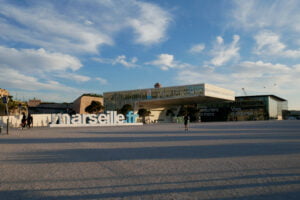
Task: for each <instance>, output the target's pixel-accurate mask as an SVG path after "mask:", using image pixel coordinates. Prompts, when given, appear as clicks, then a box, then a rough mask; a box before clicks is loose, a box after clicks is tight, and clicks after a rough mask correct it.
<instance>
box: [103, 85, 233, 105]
mask: <svg viewBox="0 0 300 200" xmlns="http://www.w3.org/2000/svg"><path fill="white" fill-rule="evenodd" d="M156 86H157V84H156ZM234 99H235V95H234V92H233V91H231V90H228V89H224V88H220V87H217V86H214V85H210V84H206V83H202V84H194V85H182V86H172V87H156V88H147V89H137V90H127V91H116V92H106V93H104V104H105V108H106V110H115V109H120V108H122V106H123V105H125V104H130V105H132V106H133V107H134V109H135V110H137V109H138V108H155V107H162V106H172V105H186V104H198V103H201V102H207V101H209V102H211V101H234Z"/></svg>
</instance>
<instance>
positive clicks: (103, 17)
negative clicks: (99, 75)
mask: <svg viewBox="0 0 300 200" xmlns="http://www.w3.org/2000/svg"><path fill="white" fill-rule="evenodd" d="M83 7H84V8H86V9H82V8H83ZM79 13H80V15H78V14H79ZM170 21H171V16H170V14H169V13H168V12H167V11H165V10H163V9H162V8H160V7H159V6H157V5H155V4H152V3H146V2H140V1H136V0H119V1H76V2H72V4H68V5H65V4H64V2H63V1H57V2H55V4H54V2H52V1H47V2H45V1H30V2H27V6H24V5H16V4H12V3H11V2H10V1H2V2H1V7H0V27H1V29H0V37H1V38H2V39H3V40H6V41H15V42H22V43H25V44H30V45H35V46H38V47H42V48H45V49H50V50H52V51H60V52H67V53H70V52H72V53H99V47H100V46H103V45H113V44H114V39H113V37H114V36H115V35H116V34H117V33H118V32H120V31H123V30H126V29H128V28H133V29H134V33H135V35H134V40H135V41H136V42H137V43H140V44H143V45H149V44H154V43H158V42H160V41H162V40H164V39H165V38H166V31H167V28H168V26H169V23H170ZM12 22H13V23H12Z"/></svg>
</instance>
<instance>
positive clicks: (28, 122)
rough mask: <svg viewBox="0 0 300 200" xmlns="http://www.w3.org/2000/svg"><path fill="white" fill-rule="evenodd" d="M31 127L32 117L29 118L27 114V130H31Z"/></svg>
mask: <svg viewBox="0 0 300 200" xmlns="http://www.w3.org/2000/svg"><path fill="white" fill-rule="evenodd" d="M32 125H33V118H32V116H31V114H30V113H29V114H28V117H27V127H28V128H31V127H32Z"/></svg>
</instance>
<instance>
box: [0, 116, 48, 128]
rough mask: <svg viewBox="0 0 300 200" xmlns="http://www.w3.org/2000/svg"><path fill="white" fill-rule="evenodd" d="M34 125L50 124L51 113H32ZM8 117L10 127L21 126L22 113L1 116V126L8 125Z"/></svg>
mask: <svg viewBox="0 0 300 200" xmlns="http://www.w3.org/2000/svg"><path fill="white" fill-rule="evenodd" d="M31 116H32V118H33V127H43V126H48V125H49V122H51V114H32V115H31ZM7 117H8V118H9V126H10V127H14V128H17V127H20V124H21V119H22V115H11V116H0V126H6V122H7Z"/></svg>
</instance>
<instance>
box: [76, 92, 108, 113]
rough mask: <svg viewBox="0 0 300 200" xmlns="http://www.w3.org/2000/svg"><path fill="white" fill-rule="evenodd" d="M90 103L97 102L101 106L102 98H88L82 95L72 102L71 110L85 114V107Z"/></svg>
mask: <svg viewBox="0 0 300 200" xmlns="http://www.w3.org/2000/svg"><path fill="white" fill-rule="evenodd" d="M92 101H98V102H100V103H101V105H103V97H100V96H89V95H82V96H80V97H78V98H77V99H76V100H75V101H74V102H73V106H72V109H73V110H74V111H75V112H76V113H79V114H87V112H86V111H85V109H86V107H87V106H89V105H90V104H91V103H92Z"/></svg>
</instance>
